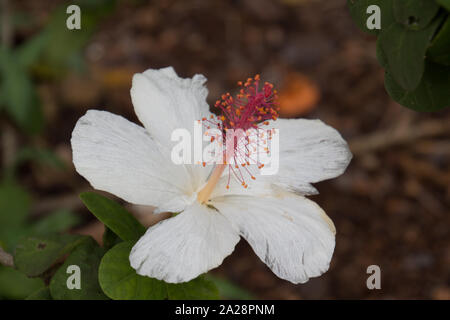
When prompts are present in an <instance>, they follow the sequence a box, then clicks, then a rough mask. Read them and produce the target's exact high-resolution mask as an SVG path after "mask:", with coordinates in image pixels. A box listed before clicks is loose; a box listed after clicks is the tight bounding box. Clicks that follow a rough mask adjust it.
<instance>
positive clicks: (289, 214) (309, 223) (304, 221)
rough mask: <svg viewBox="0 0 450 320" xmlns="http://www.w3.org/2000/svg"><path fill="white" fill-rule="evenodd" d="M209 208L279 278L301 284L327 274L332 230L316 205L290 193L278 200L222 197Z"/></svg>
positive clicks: (333, 241)
mask: <svg viewBox="0 0 450 320" xmlns="http://www.w3.org/2000/svg"><path fill="white" fill-rule="evenodd" d="M211 204H212V205H213V206H214V207H216V208H217V209H218V210H219V211H220V213H222V214H224V215H225V216H226V217H227V218H228V219H229V220H230V221H231V222H232V223H233V224H235V225H236V228H238V229H239V231H240V234H241V236H243V237H244V238H245V239H246V240H247V241H248V243H249V244H250V245H251V246H252V248H253V250H254V251H255V253H256V254H257V255H258V257H259V258H260V259H261V260H262V261H264V262H265V263H266V265H267V266H268V267H269V268H270V269H272V271H273V272H274V273H275V274H276V275H277V276H278V277H280V278H282V279H285V280H288V281H291V282H293V283H304V282H306V281H308V279H309V278H311V277H317V276H319V275H321V274H322V273H324V272H326V271H327V270H328V267H329V264H330V260H331V257H332V255H333V250H334V244H335V240H334V233H335V230H334V226H333V224H332V222H331V220H330V219H329V218H328V217H327V216H326V214H325V213H324V212H323V210H322V209H321V208H320V207H319V206H318V205H317V204H316V203H314V202H312V201H310V200H308V199H306V198H304V197H301V196H297V195H294V194H292V193H290V194H285V195H284V197H278V198H257V197H247V196H231V197H223V198H217V199H213V201H212V202H211Z"/></svg>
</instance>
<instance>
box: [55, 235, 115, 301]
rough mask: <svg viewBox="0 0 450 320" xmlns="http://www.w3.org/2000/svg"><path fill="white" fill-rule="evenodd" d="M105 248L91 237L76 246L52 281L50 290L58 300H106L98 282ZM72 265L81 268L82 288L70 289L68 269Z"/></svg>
mask: <svg viewBox="0 0 450 320" xmlns="http://www.w3.org/2000/svg"><path fill="white" fill-rule="evenodd" d="M103 253H104V250H103V249H102V248H100V247H99V246H98V244H97V243H96V242H95V240H94V239H92V238H89V239H87V240H86V241H84V242H83V243H82V244H80V245H79V246H78V247H76V248H75V249H74V250H73V251H72V253H71V254H70V256H69V257H68V258H67V259H66V261H65V262H64V264H63V265H62V266H61V267H60V268H59V269H58V271H57V272H56V273H55V275H54V276H53V278H52V280H51V282H50V292H51V295H52V297H53V298H54V299H56V300H104V299H107V297H106V296H105V295H104V293H103V292H102V290H101V288H100V285H99V282H98V267H99V265H100V260H101V258H102V256H103ZM71 265H76V266H78V267H79V268H80V282H81V288H80V289H69V288H68V287H67V281H68V279H69V277H70V276H71V274H70V273H67V269H68V267H69V266H71Z"/></svg>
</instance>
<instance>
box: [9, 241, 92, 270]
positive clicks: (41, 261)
mask: <svg viewBox="0 0 450 320" xmlns="http://www.w3.org/2000/svg"><path fill="white" fill-rule="evenodd" d="M86 238H87V237H85V236H79V235H70V234H64V235H53V236H47V237H32V238H27V239H24V240H22V241H20V242H19V244H18V245H17V247H16V254H15V256H14V263H15V265H16V267H17V269H18V270H19V271H22V272H23V273H25V274H26V275H28V276H30V277H33V276H38V275H40V274H42V273H43V272H44V271H46V270H47V269H49V268H50V267H51V266H52V265H53V264H54V263H55V262H56V261H57V260H58V259H60V258H61V257H62V256H63V255H65V254H67V253H69V252H71V251H72V250H73V249H74V248H75V247H76V246H78V245H79V244H80V243H82V242H83V241H85V240H86Z"/></svg>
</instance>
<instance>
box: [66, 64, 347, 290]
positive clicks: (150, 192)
mask: <svg viewBox="0 0 450 320" xmlns="http://www.w3.org/2000/svg"><path fill="white" fill-rule="evenodd" d="M255 79H256V78H255ZM257 80H259V78H258V79H257ZM250 81H251V79H250ZM205 82H206V78H205V77H203V76H202V75H195V76H194V77H193V78H192V79H182V78H179V77H178V76H177V74H176V73H175V71H174V70H173V69H172V68H164V69H159V70H147V71H145V72H144V73H141V74H136V75H134V77H133V85H132V88H131V98H132V102H133V105H134V108H135V112H136V114H137V116H138V118H139V120H140V121H141V122H142V123H143V125H144V127H141V126H138V125H136V124H134V123H132V122H130V121H128V120H126V119H124V118H122V117H120V116H117V115H114V114H112V113H109V112H104V111H97V110H89V111H88V112H87V113H86V114H85V115H84V116H83V117H81V118H80V119H79V120H78V122H77V124H76V126H75V129H74V131H73V134H72V140H71V143H72V149H73V162H74V164H75V167H76V170H77V171H78V173H79V174H81V175H82V176H83V177H85V178H86V179H87V180H88V181H89V182H90V183H91V185H92V186H93V187H94V188H96V189H98V190H103V191H107V192H110V193H112V194H114V195H116V196H118V197H120V198H122V199H124V200H126V201H128V202H130V203H133V204H139V205H149V206H154V207H156V208H157V212H164V211H169V212H174V213H179V214H177V215H176V216H174V217H172V218H169V219H167V220H164V221H162V222H160V223H158V224H156V225H154V226H152V227H150V228H149V229H148V230H147V232H146V233H145V235H144V236H142V238H141V239H140V240H139V241H138V242H137V243H136V245H135V246H134V248H133V250H132V251H131V254H130V263H131V266H132V267H133V268H134V269H136V272H137V273H138V274H140V275H144V276H149V277H152V278H157V279H160V280H164V281H166V282H170V283H179V282H185V281H189V280H191V279H194V278H196V277H197V276H199V275H200V274H202V273H205V272H207V271H208V270H211V269H213V268H215V267H217V266H219V265H220V264H221V263H222V261H223V259H224V258H225V257H227V256H228V255H229V254H231V253H232V252H233V250H234V247H235V246H236V244H237V243H238V242H239V240H240V237H243V238H245V239H246V240H247V241H248V243H249V244H250V245H251V247H252V248H253V250H254V251H255V253H256V254H257V255H258V257H259V258H260V259H261V260H262V261H264V262H265V263H266V265H267V266H268V267H269V268H270V269H271V270H272V271H273V272H274V273H275V274H276V275H277V276H278V277H280V278H282V279H286V280H288V281H291V282H293V283H304V282H306V281H307V280H308V279H309V278H311V277H317V276H319V275H321V274H322V273H324V272H326V271H327V270H328V267H329V264H330V260H331V257H332V254H333V250H334V245H335V229H334V225H333V223H332V221H331V220H330V219H329V218H328V216H327V215H326V214H325V212H324V211H323V210H322V209H321V208H320V207H319V206H318V205H317V204H316V203H314V202H313V201H311V200H308V199H307V198H305V197H304V196H305V195H310V194H314V193H317V191H316V190H315V188H314V187H313V186H311V184H310V183H314V182H318V181H321V180H325V179H330V178H334V177H336V176H339V175H340V174H342V173H343V172H344V170H345V168H346V167H347V165H348V163H349V162H350V159H351V153H350V151H349V149H348V146H347V143H346V142H345V141H344V140H343V139H342V137H341V136H340V135H339V133H338V132H337V131H336V130H334V129H333V128H331V127H329V126H327V125H325V124H324V123H323V122H321V121H319V120H305V119H295V120H286V119H278V120H275V121H273V120H270V121H269V122H270V123H269V124H268V125H269V126H272V127H274V128H277V129H279V142H280V147H279V159H280V160H279V171H278V173H277V174H276V175H272V176H259V177H256V180H252V179H251V180H249V181H250V182H248V183H247V182H244V183H242V182H243V181H241V180H239V179H236V178H233V179H231V181H230V182H229V180H230V177H229V175H227V174H226V172H225V173H224V174H222V173H223V172H224V170H223V168H224V165H217V166H216V167H215V169H213V166H210V165H208V166H202V165H175V164H174V163H173V162H172V161H171V148H172V146H173V144H174V142H172V141H171V134H172V132H173V130H175V129H177V128H186V129H188V130H192V127H193V123H194V121H196V120H198V119H205V118H208V119H209V118H210V117H211V116H212V113H210V111H209V107H208V105H207V103H206V96H207V93H208V92H207V89H206V88H205V86H204V83H205ZM246 85H247V83H246ZM267 90H268V91H270V92H269V93H268V94H270V93H271V86H270V88H269V89H267ZM263 92H264V91H263ZM268 94H267V95H268ZM267 95H266V96H267ZM224 99H225V100H226V99H228V98H227V96H225V97H224ZM269 107H270V106H269ZM270 108H272V107H270ZM242 109H244V108H242ZM264 110H265V111H267V110H268V109H264ZM264 110H262V109H261V112H263V113H264V112H265V111H264ZM243 111H245V110H243ZM269 111H271V112H272V111H273V110H269ZM264 114H265V113H264ZM220 118H221V119H222V120H223V126H222V128H223V127H226V123H228V125H230V122H231V120H230V118H228V119H225V118H224V117H220ZM273 119H276V116H274V117H273ZM259 120H261V119H259ZM259 120H258V119H256V118H255V119H253V118H252V119H251V121H253V122H254V123H257V122H258V121H259ZM264 120H265V118H264ZM248 124H249V123H248V122H246V123H245V125H248ZM266 124H267V123H266ZM238 125H239V124H238ZM240 125H241V126H243V125H242V123H240ZM219 126H220V124H219ZM242 179H244V178H242ZM240 184H245V187H246V188H242V186H240ZM228 185H229V188H227V186H228ZM247 186H248V188H247Z"/></svg>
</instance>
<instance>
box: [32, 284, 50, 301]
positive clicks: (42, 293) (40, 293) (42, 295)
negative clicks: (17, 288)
mask: <svg viewBox="0 0 450 320" xmlns="http://www.w3.org/2000/svg"><path fill="white" fill-rule="evenodd" d="M25 300H52V296H51V295H50V289H49V288H47V287H44V288H40V289H38V290H36V291H35V292H33V293H32V294H30V295H29V296H28V297H27V298H26V299H25Z"/></svg>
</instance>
